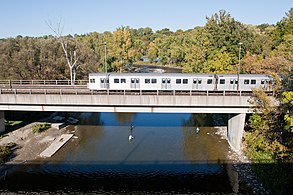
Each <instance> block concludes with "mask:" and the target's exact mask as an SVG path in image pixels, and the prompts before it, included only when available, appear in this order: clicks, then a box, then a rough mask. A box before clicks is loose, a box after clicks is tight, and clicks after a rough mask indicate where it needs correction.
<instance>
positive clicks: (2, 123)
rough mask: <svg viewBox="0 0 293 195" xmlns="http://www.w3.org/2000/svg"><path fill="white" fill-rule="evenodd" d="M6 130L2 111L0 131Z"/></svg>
mask: <svg viewBox="0 0 293 195" xmlns="http://www.w3.org/2000/svg"><path fill="white" fill-rule="evenodd" d="M4 131H5V121H4V111H0V133H2V132H4Z"/></svg>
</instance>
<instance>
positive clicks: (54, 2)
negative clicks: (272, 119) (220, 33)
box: [0, 0, 293, 38]
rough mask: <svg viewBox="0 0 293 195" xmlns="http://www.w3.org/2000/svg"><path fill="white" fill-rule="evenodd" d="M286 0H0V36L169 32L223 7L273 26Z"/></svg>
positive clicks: (247, 20) (249, 20) (255, 22)
mask: <svg viewBox="0 0 293 195" xmlns="http://www.w3.org/2000/svg"><path fill="white" fill-rule="evenodd" d="M291 8H293V1H292V0H0V38H9V37H16V36H18V35H21V36H33V37H40V36H44V35H50V34H54V33H53V32H52V30H51V29H50V28H49V26H48V23H49V22H51V23H52V25H53V26H57V23H58V22H59V21H61V23H62V26H63V34H64V35H67V34H72V35H74V34H87V33H90V32H94V31H96V32H99V33H103V32H105V31H110V32H113V31H115V30H116V29H117V28H119V27H122V26H129V27H130V28H135V29H138V28H145V27H150V28H152V29H153V31H156V30H160V29H163V28H169V29H170V30H172V31H176V30H179V29H182V30H188V29H193V28H194V27H196V26H204V25H205V24H206V21H207V20H206V17H211V16H212V15H213V14H215V13H219V11H220V10H225V11H227V12H228V13H230V15H231V16H232V17H233V18H234V19H235V20H237V21H239V22H242V23H244V24H253V25H258V24H264V23H268V24H276V23H277V22H278V21H280V20H282V18H283V17H286V12H288V11H289V10H290V9H291Z"/></svg>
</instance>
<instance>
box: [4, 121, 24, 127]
mask: <svg viewBox="0 0 293 195" xmlns="http://www.w3.org/2000/svg"><path fill="white" fill-rule="evenodd" d="M22 122H23V121H6V120H5V125H7V126H15V125H18V124H20V123H22Z"/></svg>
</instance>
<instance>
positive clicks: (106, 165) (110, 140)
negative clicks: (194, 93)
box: [0, 113, 241, 194]
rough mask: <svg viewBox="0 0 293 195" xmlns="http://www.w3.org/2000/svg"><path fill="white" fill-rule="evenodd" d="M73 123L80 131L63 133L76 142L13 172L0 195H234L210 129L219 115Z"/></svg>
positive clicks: (221, 120) (114, 117) (91, 118)
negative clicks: (20, 194) (56, 194)
mask: <svg viewBox="0 0 293 195" xmlns="http://www.w3.org/2000/svg"><path fill="white" fill-rule="evenodd" d="M80 118H81V121H80V123H79V125H77V126H69V127H67V129H68V131H74V134H75V135H76V136H77V137H78V138H75V139H71V140H70V141H69V142H68V143H67V144H66V145H65V146H64V147H63V148H61V149H60V150H59V151H58V152H57V153H56V154H55V155H54V156H53V157H52V158H48V159H46V160H39V161H34V162H29V163H26V164H25V165H22V166H19V167H18V168H17V171H15V172H13V173H10V174H9V175H8V176H7V178H6V180H5V181H2V182H1V183H0V192H2V193H7V192H16V193H28V192H35V193H49V192H51V193H61V194H62V193H69V194H76V193H81V194H87V193H111V194H112V193H120V194H121V193H134V194H137V193H140V194H153V193H159V194H160V193H167V194H174V193H214V192H217V193H233V191H234V192H235V189H236V192H238V188H237V187H236V188H235V185H238V179H237V175H236V176H235V173H234V172H233V171H231V168H230V165H229V164H226V163H225V161H226V155H227V153H228V144H227V141H226V140H223V139H221V138H220V136H219V135H217V134H215V133H216V131H217V129H216V128H214V127H213V126H222V125H226V124H225V123H226V120H227V116H225V115H192V114H143V113H140V114H127V113H124V114H122V113H120V114H117V113H83V114H81V115H80ZM131 124H132V125H133V129H132V131H131V130H130V126H131ZM196 127H199V128H200V132H199V133H196V131H195V129H196ZM130 134H131V135H132V136H133V137H134V139H133V140H132V141H129V135H130ZM240 190H241V189H240Z"/></svg>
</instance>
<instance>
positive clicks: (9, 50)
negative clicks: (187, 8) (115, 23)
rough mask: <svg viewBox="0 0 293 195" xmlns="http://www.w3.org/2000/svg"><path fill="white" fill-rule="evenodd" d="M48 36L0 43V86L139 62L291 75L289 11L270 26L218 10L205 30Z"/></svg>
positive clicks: (292, 26) (199, 70) (122, 67)
mask: <svg viewBox="0 0 293 195" xmlns="http://www.w3.org/2000/svg"><path fill="white" fill-rule="evenodd" d="M50 27H52V28H51V29H54V28H55V29H56V28H57V27H58V26H55V27H54V26H50ZM48 28H49V27H48ZM55 32H56V31H55ZM59 32H60V31H59ZM52 34H53V35H48V36H43V37H22V36H17V37H15V38H7V39H0V67H1V70H2V71H1V72H0V80H3V79H28V80H31V79H69V78H70V73H69V72H70V68H69V65H70V64H71V65H74V66H73V67H72V68H73V72H74V74H75V76H76V79H87V76H88V73H89V72H102V71H105V70H104V69H105V67H107V69H108V72H123V71H125V67H127V65H129V64H133V63H143V62H142V59H148V62H144V63H153V64H161V65H168V66H174V67H181V68H182V69H183V71H184V72H192V73H236V72H237V65H238V63H239V61H240V63H241V72H242V73H272V72H273V73H279V74H288V73H290V74H291V73H292V68H291V67H292V66H293V54H292V51H293V9H291V10H289V11H288V13H286V16H285V17H284V18H283V19H281V20H280V21H279V22H278V23H277V24H273V25H269V24H262V25H258V26H254V25H247V24H243V23H241V22H239V21H236V20H235V19H234V18H233V17H232V16H231V15H230V14H229V13H227V12H226V11H224V10H221V11H219V12H218V13H215V14H213V15H212V16H210V17H207V18H206V24H205V25H204V26H203V27H195V28H194V29H190V30H186V31H183V30H177V31H176V32H172V31H170V30H169V29H167V28H165V29H162V30H158V31H156V32H154V31H153V30H152V29H151V28H149V27H146V28H139V29H132V28H130V27H120V28H117V29H116V30H115V31H114V32H104V33H98V32H91V33H88V34H85V35H62V34H61V33H60V34H58V33H54V30H53V31H52ZM60 43H63V45H62V44H60ZM105 43H106V45H105ZM239 43H242V44H241V45H240V44H239ZM62 46H66V47H62ZM240 47H241V48H240ZM105 49H106V52H105ZM65 52H66V53H67V54H66V55H65ZM105 55H106V63H107V66H105ZM73 62H74V63H73Z"/></svg>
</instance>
